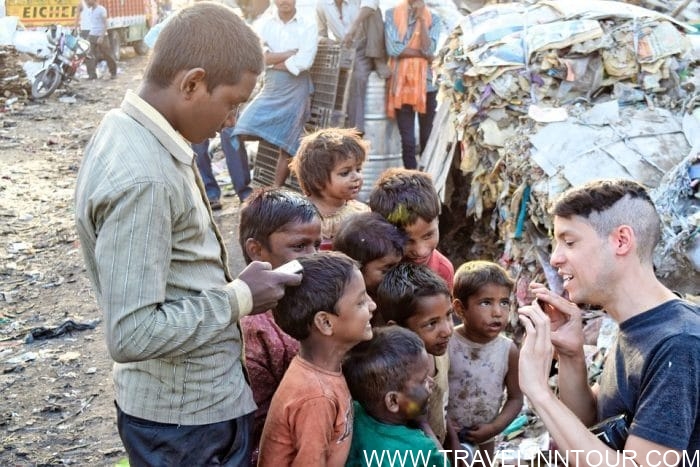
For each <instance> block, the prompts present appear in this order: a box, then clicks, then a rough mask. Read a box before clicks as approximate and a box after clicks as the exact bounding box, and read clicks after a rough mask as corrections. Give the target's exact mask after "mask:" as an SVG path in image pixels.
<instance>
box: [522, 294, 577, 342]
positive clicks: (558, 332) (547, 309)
mask: <svg viewBox="0 0 700 467" xmlns="http://www.w3.org/2000/svg"><path fill="white" fill-rule="evenodd" d="M530 292H531V293H532V294H533V295H534V296H535V298H536V301H535V302H533V305H532V306H533V307H534V306H537V308H539V309H540V310H542V311H543V312H544V313H545V314H546V315H547V316H548V317H549V321H550V323H551V325H550V326H551V329H552V344H553V345H554V347H555V349H556V351H557V353H558V354H560V355H567V356H573V355H578V354H580V353H581V352H582V351H583V322H582V320H581V309H580V308H579V307H578V306H577V305H576V304H575V303H572V302H570V301H569V300H567V299H565V298H564V297H561V296H559V295H557V294H556V293H554V292H552V291H551V290H549V289H547V288H546V287H545V286H544V285H543V284H540V283H537V282H533V283H531V284H530Z"/></svg>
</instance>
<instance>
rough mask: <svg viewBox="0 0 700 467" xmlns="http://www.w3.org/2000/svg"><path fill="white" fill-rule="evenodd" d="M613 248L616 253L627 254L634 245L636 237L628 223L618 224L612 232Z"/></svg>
mask: <svg viewBox="0 0 700 467" xmlns="http://www.w3.org/2000/svg"><path fill="white" fill-rule="evenodd" d="M612 235H613V242H614V243H613V248H614V249H615V253H616V254H617V255H627V254H629V253H630V252H631V251H632V250H633V249H634V247H635V243H636V238H635V236H634V230H633V229H632V227H630V226H629V225H620V226H618V227H617V228H616V229H615V231H614V232H613V233H612Z"/></svg>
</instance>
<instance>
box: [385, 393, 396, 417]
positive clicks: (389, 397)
mask: <svg viewBox="0 0 700 467" xmlns="http://www.w3.org/2000/svg"><path fill="white" fill-rule="evenodd" d="M384 405H385V406H386V409H387V410H388V411H389V412H391V413H397V412H398V411H399V393H398V392H396V391H389V392H387V393H386V394H385V395H384Z"/></svg>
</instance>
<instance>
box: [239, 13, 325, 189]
mask: <svg viewBox="0 0 700 467" xmlns="http://www.w3.org/2000/svg"><path fill="white" fill-rule="evenodd" d="M255 29H256V31H257V33H258V35H259V36H260V38H261V39H262V42H263V51H264V53H265V65H266V67H267V68H266V70H265V76H264V78H263V87H262V89H261V91H260V93H259V94H258V95H257V96H255V98H254V99H253V100H252V101H251V102H250V104H248V105H247V106H246V108H245V110H243V113H242V114H241V116H240V117H239V118H238V122H237V123H236V127H235V128H234V130H233V134H234V135H235V136H241V137H243V138H246V137H253V138H257V139H262V140H265V141H267V142H268V143H270V144H272V145H274V146H277V147H278V148H279V149H280V152H279V156H278V160H277V167H276V168H275V179H274V185H275V186H282V185H283V184H284V182H285V180H286V179H287V177H288V176H289V160H290V158H291V157H292V155H294V154H295V153H296V151H297V149H298V148H299V138H300V136H301V134H302V131H303V129H304V123H305V122H306V121H307V120H308V117H309V110H310V104H311V93H312V92H313V84H312V83H311V75H310V73H309V69H310V68H311V65H312V64H313V61H314V57H315V56H316V48H317V41H318V33H317V29H316V24H315V22H313V21H308V20H306V19H304V18H303V17H301V15H298V14H297V10H296V0H275V8H270V9H269V10H268V11H267V12H266V13H265V15H264V16H263V17H262V18H261V19H260V21H259V22H258V23H257V24H256V28H255Z"/></svg>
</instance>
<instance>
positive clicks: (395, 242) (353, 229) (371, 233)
mask: <svg viewBox="0 0 700 467" xmlns="http://www.w3.org/2000/svg"><path fill="white" fill-rule="evenodd" d="M405 244H406V235H405V234H404V233H403V232H402V231H401V230H399V229H398V228H397V227H396V226H394V225H393V224H391V223H389V221H387V220H386V219H384V217H382V216H381V215H380V214H378V213H376V212H362V213H358V214H354V215H352V216H350V217H348V218H346V219H345V220H344V221H343V222H342V224H341V225H340V227H339V229H338V233H337V234H336V235H335V238H334V239H333V249H334V250H336V251H342V252H343V253H345V254H346V255H348V256H349V257H351V258H353V259H355V260H357V261H359V263H360V264H361V265H362V266H363V267H364V266H365V265H366V264H367V263H369V262H370V261H374V260H375V259H379V258H383V257H385V256H388V255H390V254H396V255H398V256H399V257H401V256H403V248H404V245H405Z"/></svg>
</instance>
